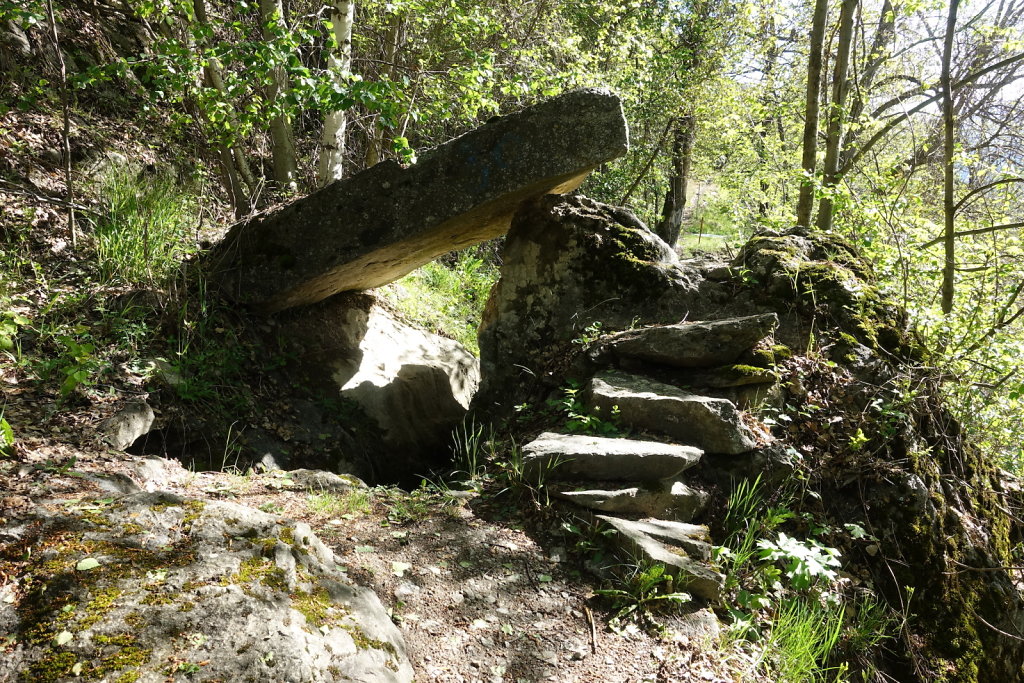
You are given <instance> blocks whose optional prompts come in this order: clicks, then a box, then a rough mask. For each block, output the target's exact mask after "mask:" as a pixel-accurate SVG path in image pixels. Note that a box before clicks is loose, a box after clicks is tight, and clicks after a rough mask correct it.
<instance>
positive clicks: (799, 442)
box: [474, 197, 1024, 683]
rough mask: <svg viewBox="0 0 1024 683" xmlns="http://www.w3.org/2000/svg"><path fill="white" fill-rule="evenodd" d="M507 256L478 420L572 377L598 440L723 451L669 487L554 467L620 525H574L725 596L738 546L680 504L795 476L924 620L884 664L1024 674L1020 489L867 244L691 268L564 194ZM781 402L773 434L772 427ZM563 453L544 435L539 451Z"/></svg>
mask: <svg viewBox="0 0 1024 683" xmlns="http://www.w3.org/2000/svg"><path fill="white" fill-rule="evenodd" d="M503 256H504V266H503V269H502V276H501V280H500V282H499V283H498V285H496V287H495V288H494V290H493V291H492V295H491V300H490V301H489V302H488V310H487V313H486V316H485V321H484V324H483V325H482V327H481V338H480V347H481V375H482V376H481V392H480V394H479V395H478V398H477V400H476V401H475V402H474V408H475V409H477V410H479V411H480V412H481V413H482V414H484V415H491V416H498V417H501V416H504V415H507V414H508V410H509V408H511V407H512V406H513V405H517V404H523V403H526V404H528V405H535V404H538V403H543V401H544V400H545V399H546V398H548V397H550V396H552V395H553V396H559V395H561V394H563V393H564V391H565V387H566V386H569V385H568V382H569V380H572V381H573V382H574V384H573V385H572V386H575V387H581V389H578V390H576V389H573V392H574V393H573V394H572V395H573V396H574V401H575V403H574V404H573V407H572V410H573V411H590V412H591V416H592V417H593V416H596V417H598V418H599V419H600V420H601V421H602V424H601V427H602V430H603V431H602V433H604V432H606V431H608V429H606V428H607V427H608V425H609V423H610V424H611V426H612V428H613V429H614V428H615V427H617V428H619V429H620V430H632V434H631V435H630V437H629V439H621V441H623V442H626V441H629V440H632V439H635V438H637V434H636V433H637V432H639V436H640V438H642V439H644V440H652V439H655V438H658V437H659V436H661V438H665V439H671V440H672V441H681V442H683V443H686V444H690V445H692V446H694V447H697V448H698V449H699V450H700V451H702V452H703V451H707V452H708V453H710V454H717V456H716V457H710V456H709V455H704V456H703V457H702V458H701V462H700V464H699V465H698V466H697V467H693V468H689V469H687V470H686V471H685V472H683V473H681V474H680V475H679V476H677V477H675V478H674V479H668V480H662V481H652V480H654V479H656V476H654V475H653V474H652V473H653V471H654V470H653V469H652V471H651V473H645V467H644V464H643V462H644V461H643V460H642V459H638V460H636V461H635V463H636V464H635V467H633V469H632V470H631V472H630V474H628V475H627V474H626V473H625V472H624V471H622V470H620V471H622V472H623V473H622V475H621V479H610V478H609V477H608V474H607V472H605V471H603V470H602V469H601V465H599V464H596V463H594V464H590V463H589V461H588V460H586V459H585V458H580V459H579V460H578V462H576V463H575V464H574V465H572V469H571V470H567V472H566V473H565V474H564V475H559V474H557V468H556V469H555V470H547V471H546V473H545V476H546V477H547V480H548V482H549V483H548V485H549V486H552V487H553V488H555V489H556V492H555V495H556V496H558V497H560V498H561V499H563V500H566V501H570V502H572V503H574V504H575V505H578V506H579V507H580V508H583V509H586V510H592V511H598V512H602V513H605V514H603V515H596V514H594V515H591V516H590V517H587V514H588V513H585V512H577V513H576V514H577V518H578V519H590V520H591V523H592V524H595V525H606V527H607V528H610V529H613V530H614V532H615V533H614V535H613V536H612V538H613V539H614V541H615V542H616V543H618V544H619V545H620V546H621V547H622V548H623V550H624V551H625V552H626V553H627V554H628V555H629V557H631V558H634V560H636V559H639V560H640V561H647V562H657V563H661V564H664V565H665V566H666V568H667V569H668V571H669V572H671V573H672V574H674V575H675V576H676V583H675V585H676V586H686V590H688V591H689V592H691V593H692V594H693V595H695V596H696V597H698V598H702V599H703V600H706V601H709V602H715V601H716V600H719V599H721V598H722V597H723V596H722V591H721V587H722V586H723V580H722V576H721V575H720V574H719V573H718V571H717V570H716V567H715V566H714V565H713V564H711V563H709V561H708V559H707V557H708V550H709V548H708V544H709V543H714V542H718V543H721V542H722V541H723V540H724V539H720V538H718V539H714V538H712V537H711V536H710V533H709V532H708V530H707V528H706V527H705V526H703V525H701V524H696V525H694V524H689V525H687V522H702V521H706V522H708V523H709V524H711V525H712V529H714V528H715V526H714V525H715V515H714V514H713V513H714V510H713V509H712V508H711V507H710V506H709V508H708V513H710V514H708V516H707V518H702V517H701V516H700V510H701V506H700V505H678V506H675V505H673V504H671V502H670V500H669V498H670V495H669V492H670V491H672V489H673V488H675V489H676V492H678V493H679V494H682V495H686V494H687V492H689V493H690V494H692V496H693V497H692V498H691V500H693V501H695V502H699V501H698V499H699V498H700V497H701V495H702V492H703V491H713V490H714V489H716V488H725V489H728V488H729V487H732V486H735V482H736V481H737V480H738V479H744V478H746V479H749V480H755V479H756V478H759V477H760V481H761V482H762V483H763V482H770V483H769V484H766V486H768V487H770V488H771V489H772V490H775V488H776V487H778V486H780V485H782V484H783V483H784V482H785V481H786V480H787V479H789V478H791V477H794V476H796V477H798V478H799V481H800V482H801V483H800V487H801V489H803V490H807V491H809V492H811V495H810V496H805V500H804V501H802V502H801V505H802V507H801V509H800V511H801V512H802V515H803V516H804V517H803V518H805V519H813V520H814V523H815V524H817V525H821V526H822V527H823V528H826V527H827V528H832V529H842V528H843V525H846V524H851V523H855V524H857V525H858V526H860V527H862V528H863V529H864V530H865V531H866V532H867V534H870V537H863V538H854V537H853V536H852V535H844V534H842V533H841V532H839V533H837V534H833V535H832V536H831V537H830V538H829V542H830V543H833V544H835V546H836V547H837V548H838V549H839V550H840V552H841V553H842V557H843V563H844V565H843V567H844V571H846V572H848V573H849V574H850V575H851V576H855V577H858V578H857V580H858V581H862V582H864V583H863V584H860V585H862V586H863V585H868V586H870V587H871V590H872V591H873V592H874V595H876V596H878V597H879V598H880V599H881V600H883V601H885V602H887V603H888V604H889V605H891V606H892V608H893V609H894V610H895V611H896V612H898V613H900V614H903V615H904V618H905V619H906V624H905V626H904V628H906V629H907V632H906V635H907V637H906V638H904V639H903V640H901V641H900V643H899V645H897V646H894V647H888V648H887V651H886V652H885V653H881V652H879V653H876V654H875V655H874V657H875V659H874V660H873V662H872V666H875V667H877V668H878V669H879V670H882V671H884V672H885V673H886V675H888V676H890V677H892V679H894V680H920V681H925V680H927V681H933V680H943V681H949V682H952V681H963V682H964V683H978V682H980V681H994V680H1000V681H1002V680H1007V681H1009V680H1021V679H1022V678H1024V639H1022V638H1021V636H1020V634H1024V597H1022V593H1021V591H1020V589H1019V580H1017V579H1016V578H1015V576H1014V571H1015V570H1014V569H1013V568H1014V567H1015V566H1016V565H1017V564H1019V563H1018V562H1016V561H1015V559H1014V558H1015V554H1014V553H1015V551H1014V550H1013V546H1014V544H1015V543H1016V542H1017V541H1018V540H1019V539H1020V538H1021V537H1022V536H1024V525H1022V524H1021V522H1020V521H1019V520H1020V519H1021V518H1022V517H1024V515H1022V513H1021V511H1022V510H1024V500H1022V496H1021V495H1020V487H1019V486H1014V485H1008V484H1007V483H1006V477H1005V476H1004V475H1003V474H1001V473H1000V472H999V470H998V469H997V468H996V467H995V466H994V465H993V464H992V463H991V462H990V461H989V460H988V458H987V457H985V455H984V454H982V453H981V452H979V451H978V450H977V449H976V448H974V447H973V446H971V445H970V444H969V443H968V442H967V441H966V440H965V439H964V437H963V435H962V434H961V430H960V427H959V425H958V424H957V423H956V421H955V420H954V419H953V418H952V417H951V416H950V415H949V413H948V412H947V410H946V409H945V408H944V407H943V403H942V399H941V393H940V391H939V389H938V385H939V382H938V380H937V378H936V377H935V376H934V375H933V374H932V373H931V372H930V371H928V370H927V369H925V368H923V367H922V363H921V362H920V360H921V358H922V351H921V349H920V348H919V347H918V345H917V344H915V342H914V340H913V336H912V334H911V332H910V330H909V328H908V325H907V317H906V314H905V313H904V312H903V311H901V310H900V309H899V308H898V307H897V306H894V305H892V304H891V303H889V302H888V301H887V300H886V298H885V297H884V296H883V295H882V293H881V292H880V291H879V290H878V289H877V288H876V287H875V286H874V285H873V283H872V280H871V272H870V268H869V267H868V265H867V264H866V263H865V262H864V261H863V260H862V259H860V258H859V257H858V256H857V254H856V252H855V250H853V249H852V248H851V247H850V246H849V245H847V244H845V243H843V242H842V241H841V240H839V239H837V238H836V237H834V236H832V235H818V234H813V233H808V232H806V231H802V230H793V231H790V232H788V233H781V234H780V233H764V234H760V235H756V236H755V237H754V238H752V239H751V240H750V241H749V242H748V244H747V245H746V246H745V247H744V248H743V249H742V250H741V251H740V254H739V255H738V256H737V258H736V259H735V260H733V261H732V262H731V263H728V264H722V263H699V262H691V263H682V264H681V263H680V262H679V261H678V260H677V259H676V258H675V256H674V255H673V254H671V253H669V252H668V250H667V248H666V247H665V246H664V245H663V244H662V243H660V241H659V240H658V239H657V238H656V237H653V235H651V234H650V233H649V231H647V230H646V228H644V226H643V225H642V224H640V223H639V221H636V220H635V219H634V218H633V217H632V216H631V215H630V214H628V212H624V211H622V210H619V209H615V208H612V207H606V206H603V205H600V204H597V203H596V202H591V201H589V200H586V199H583V198H579V197H569V198H554V197H549V198H545V199H543V200H540V201H537V202H533V203H531V204H529V205H526V206H524V207H523V209H521V211H520V212H519V213H518V214H517V216H516V218H515V219H514V221H513V227H512V230H511V231H510V233H509V236H508V240H507V242H506V247H505V252H504V255H503ZM681 321H682V322H681ZM776 321H777V322H776ZM776 325H777V327H776ZM716 330H717V331H722V332H726V331H728V333H727V334H724V335H723V336H722V337H721V338H720V339H716V338H715V336H714V333H715V331H716ZM733 340H735V342H736V343H735V345H733V344H732V341H733ZM574 342H575V343H574ZM510 387H516V388H517V389H516V390H515V391H510V389H509V388H510ZM556 403H557V402H556ZM765 407H770V411H767V412H768V414H770V415H771V416H773V417H774V418H775V419H774V420H773V421H772V424H773V426H772V428H771V434H770V435H769V434H768V430H767V426H766V425H763V424H760V425H759V424H758V415H759V413H762V411H764V409H765ZM747 411H749V412H747ZM762 414H763V413H762ZM580 424H581V423H580V421H579V420H575V421H574V423H573V424H570V423H568V422H567V423H566V424H565V425H564V428H568V427H570V426H573V427H574V428H579V425H580ZM583 424H586V423H583ZM544 428H546V429H547V431H548V432H556V431H558V429H559V428H560V425H558V424H555V423H554V422H548V423H545V424H544ZM534 433H535V432H534ZM531 436H532V434H531ZM560 438H564V439H567V438H568V437H560ZM557 440H558V439H556V438H554V437H552V435H551V434H544V435H542V437H541V438H540V441H541V443H540V444H539V445H537V446H536V447H535V446H534V445H532V444H528V445H527V446H526V447H525V448H524V452H525V453H532V452H534V450H536V451H537V452H538V453H546V452H548V450H550V449H549V446H548V445H546V444H550V443H551V442H553V441H557ZM550 461H551V458H550V457H549V458H548V459H547V460H544V461H542V462H550ZM650 462H651V463H654V462H656V461H654V460H652V461H650ZM588 467H592V470H591V471H590V472H589V473H588ZM655 469H656V468H655ZM562 478H564V479H565V480H566V481H565V482H561V481H559V480H560V479H562ZM677 485H678V486H677ZM683 487H685V488H683ZM718 501H719V502H723V501H722V499H721V498H719V499H718ZM796 504H797V503H796V502H794V503H791V505H796ZM720 512H721V511H720V510H719V513H720ZM718 523H719V524H720V523H721V522H720V521H719V522H718ZM787 528H788V527H787ZM791 531H792V532H793V533H797V534H799V533H800V530H799V529H792V530H791ZM702 544H703V545H702ZM908 590H909V591H912V593H908ZM910 595H912V600H911V599H910V597H909V596H910ZM725 597H728V596H725ZM849 656H850V658H851V661H853V660H856V659H859V658H862V657H863V653H849Z"/></svg>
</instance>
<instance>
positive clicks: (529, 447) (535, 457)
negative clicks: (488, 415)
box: [523, 432, 703, 481]
mask: <svg viewBox="0 0 1024 683" xmlns="http://www.w3.org/2000/svg"><path fill="white" fill-rule="evenodd" d="M702 455H703V453H702V452H701V451H700V449H697V448H693V447H692V446H677V445H673V444H667V443H660V442H657V441H638V440H636V439H609V438H606V437H601V436H589V435H587V434H555V433H553V432H545V433H543V434H541V435H540V436H538V437H537V438H536V439H535V440H533V441H531V442H530V443H528V444H526V446H524V447H523V467H524V468H525V470H526V471H527V472H528V473H531V474H536V473H537V472H539V471H546V472H547V478H548V479H552V480H554V479H573V478H579V479H590V480H594V481H616V480H618V481H622V480H630V479H633V480H636V479H643V480H647V481H659V480H661V479H669V478H671V477H675V476H676V475H678V474H679V473H680V472H683V471H684V470H687V469H689V468H691V467H693V466H694V465H696V464H697V463H698V462H699V461H700V458H701V456H702ZM555 463H557V466H556V465H555Z"/></svg>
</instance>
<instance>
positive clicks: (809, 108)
mask: <svg viewBox="0 0 1024 683" xmlns="http://www.w3.org/2000/svg"><path fill="white" fill-rule="evenodd" d="M826 19H828V0H815V2H814V17H813V19H812V20H811V45H810V53H809V55H808V58H807V100H806V104H805V106H804V139H803V154H802V156H801V161H800V167H801V168H803V170H804V173H805V174H806V176H807V178H805V179H804V181H803V183H802V184H801V185H800V199H799V200H798V202H797V207H796V224H797V225H800V226H803V227H805V228H808V227H810V225H811V211H812V210H813V208H814V184H813V183H812V182H811V178H813V177H814V173H815V171H816V170H817V167H818V99H819V97H820V95H821V59H822V50H823V48H824V44H825V21H826Z"/></svg>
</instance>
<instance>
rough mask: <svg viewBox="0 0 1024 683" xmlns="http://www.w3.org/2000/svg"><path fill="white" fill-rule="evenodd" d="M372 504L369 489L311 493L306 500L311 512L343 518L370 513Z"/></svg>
mask: <svg viewBox="0 0 1024 683" xmlns="http://www.w3.org/2000/svg"><path fill="white" fill-rule="evenodd" d="M371 502H372V499H371V495H370V491H369V489H364V488H354V489H351V490H349V491H346V492H344V493H329V492H326V491H323V492H319V493H310V494H309V496H308V497H307V498H306V507H308V508H309V510H310V512H315V513H318V514H322V515H330V516H332V517H342V516H344V515H354V514H357V513H365V512H369V511H370V506H371Z"/></svg>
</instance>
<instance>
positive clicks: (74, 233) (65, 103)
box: [46, 0, 78, 249]
mask: <svg viewBox="0 0 1024 683" xmlns="http://www.w3.org/2000/svg"><path fill="white" fill-rule="evenodd" d="M46 18H47V21H49V23H50V39H51V40H52V41H53V52H54V54H56V55H57V66H58V68H59V69H60V102H61V121H62V129H61V156H62V157H63V161H64V185H65V194H66V200H67V203H68V229H69V230H70V231H71V248H72V249H78V224H77V219H76V217H75V184H74V178H73V177H72V175H71V93H70V92H69V91H68V69H67V65H66V64H65V63H64V53H63V52H61V49H60V38H59V37H58V35H57V17H56V16H55V15H54V12H53V0H46Z"/></svg>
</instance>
